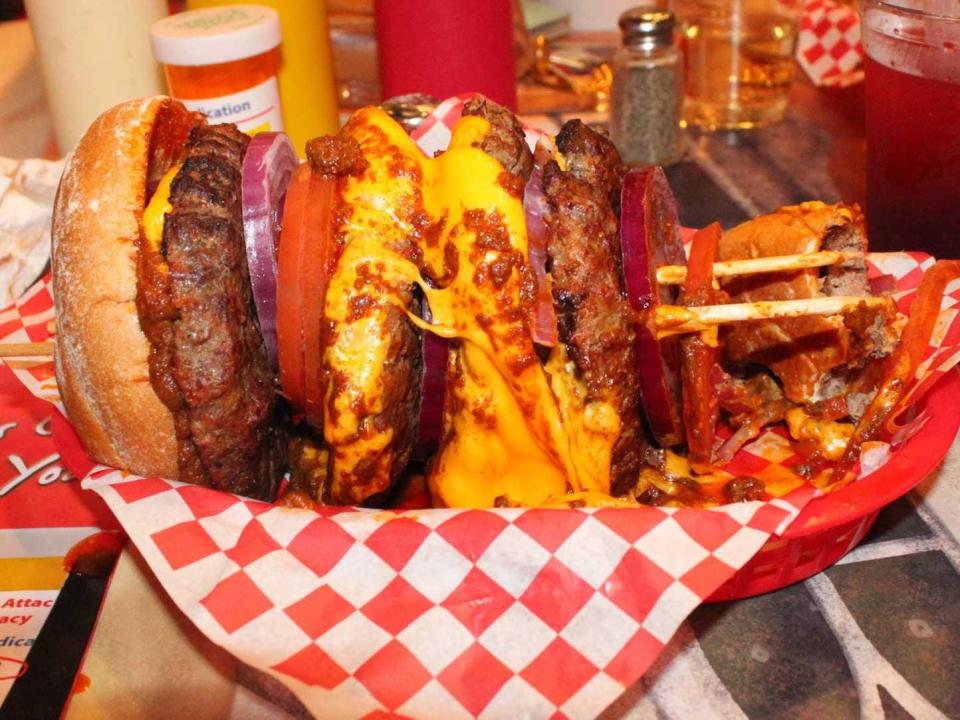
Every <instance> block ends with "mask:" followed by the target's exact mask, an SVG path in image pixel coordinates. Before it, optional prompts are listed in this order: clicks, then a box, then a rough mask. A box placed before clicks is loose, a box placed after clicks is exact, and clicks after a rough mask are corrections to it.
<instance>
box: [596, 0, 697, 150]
mask: <svg viewBox="0 0 960 720" xmlns="http://www.w3.org/2000/svg"><path fill="white" fill-rule="evenodd" d="M619 24H620V30H621V32H622V33H623V45H622V46H621V47H620V49H619V50H618V51H617V54H616V55H615V56H614V59H613V86H612V88H611V91H610V137H611V139H612V140H613V142H614V144H615V145H616V146H617V149H618V150H619V151H620V155H621V156H622V157H623V160H624V162H626V163H629V164H631V165H641V166H644V165H666V164H669V163H671V162H673V161H675V160H677V159H678V158H679V157H680V154H681V151H682V147H681V140H682V136H681V128H680V118H681V117H682V112H683V59H682V56H681V54H680V51H679V50H678V49H677V47H676V46H675V45H674V42H673V27H674V17H673V13H670V12H667V11H665V10H651V9H649V8H642V7H637V8H632V9H630V10H627V11H626V12H625V13H623V14H622V15H621V16H620V23H619Z"/></svg>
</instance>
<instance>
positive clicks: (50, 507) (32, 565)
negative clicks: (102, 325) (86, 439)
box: [0, 363, 116, 704]
mask: <svg viewBox="0 0 960 720" xmlns="http://www.w3.org/2000/svg"><path fill="white" fill-rule="evenodd" d="M37 369H38V368H36V367H34V368H32V371H33V373H34V375H36V374H37V372H36V371H37ZM42 375H43V373H41V376H42ZM50 375H51V376H52V368H51V372H50ZM55 412H56V410H55V409H54V407H53V406H52V405H50V404H49V403H47V402H45V401H43V400H41V399H39V398H37V397H35V396H34V395H33V394H31V393H30V392H29V391H28V390H27V389H26V387H24V385H23V383H22V382H21V381H20V380H19V379H18V378H17V377H16V376H15V375H14V373H13V372H12V371H11V370H10V368H9V367H8V366H7V365H5V364H3V363H0V704H2V703H3V700H4V698H6V696H7V693H8V692H9V691H10V688H11V687H12V685H13V682H14V681H15V680H16V678H17V676H18V675H19V674H20V673H22V672H23V671H24V669H25V668H24V661H25V659H26V657H27V654H28V653H29V652H30V648H31V647H32V646H33V641H34V640H35V638H36V637H37V634H38V633H39V632H40V628H42V627H43V623H44V621H45V620H46V619H47V616H48V615H49V613H50V608H51V607H52V606H53V603H54V601H55V600H56V598H57V595H58V593H59V591H60V588H61V587H62V585H63V582H64V580H65V579H66V577H67V573H66V570H65V569H64V560H63V559H64V556H65V555H66V554H67V552H68V551H69V550H70V548H72V547H73V546H74V545H75V544H76V543H77V542H79V541H80V540H82V539H83V538H85V537H87V536H89V535H91V534H93V533H95V532H97V530H99V529H100V528H113V527H115V526H116V525H115V522H114V521H113V519H112V517H111V516H110V515H109V511H108V510H107V509H106V507H105V506H103V505H102V504H101V501H100V500H99V498H98V497H96V496H95V495H94V494H93V493H86V492H83V491H82V490H81V489H80V482H79V481H78V480H77V478H76V477H75V476H74V475H72V474H71V473H70V472H68V471H67V470H66V469H65V467H64V466H63V463H62V461H61V457H60V453H59V452H58V450H57V448H56V445H55V444H54V441H53V434H52V431H51V428H50V424H51V415H52V414H53V413H55Z"/></svg>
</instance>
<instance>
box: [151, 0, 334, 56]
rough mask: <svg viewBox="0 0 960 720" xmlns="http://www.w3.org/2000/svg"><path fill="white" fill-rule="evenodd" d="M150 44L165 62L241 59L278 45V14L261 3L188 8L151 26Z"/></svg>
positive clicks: (154, 53) (154, 54)
mask: <svg viewBox="0 0 960 720" xmlns="http://www.w3.org/2000/svg"><path fill="white" fill-rule="evenodd" d="M318 1H319V0H318ZM150 44H151V46H152V47H153V56H154V57H155V58H156V59H157V61H158V62H162V63H164V64H166V65H213V64H215V63H223V62H231V61H233V60H242V59H243V58H248V57H253V56H254V55H259V54H261V53H265V52H267V51H268V50H271V49H273V48H275V47H277V45H279V44H280V16H279V15H277V11H276V10H272V9H270V8H268V7H263V6H262V5H223V6H220V7H212V8H205V9H203V10H188V11H187V12H182V13H177V14H176V15H171V16H170V17H166V18H163V19H162V20H157V22H155V23H154V24H153V27H151V28H150Z"/></svg>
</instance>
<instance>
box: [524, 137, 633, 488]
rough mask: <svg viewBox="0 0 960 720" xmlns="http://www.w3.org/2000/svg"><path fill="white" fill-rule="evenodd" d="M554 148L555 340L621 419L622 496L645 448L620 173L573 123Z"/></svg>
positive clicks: (548, 173) (547, 171)
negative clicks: (560, 162)
mask: <svg viewBox="0 0 960 720" xmlns="http://www.w3.org/2000/svg"><path fill="white" fill-rule="evenodd" d="M557 146H558V149H559V150H560V152H561V153H562V154H563V158H564V161H565V163H566V168H567V170H566V171H562V170H561V169H560V167H559V165H557V163H556V162H555V161H550V162H549V163H547V165H546V166H545V167H544V174H543V184H544V193H545V195H546V197H547V200H548V204H549V209H550V213H549V217H548V227H549V234H548V241H547V254H548V257H549V261H550V272H551V275H552V277H553V300H554V306H555V307H556V311H557V320H558V324H559V331H560V340H561V341H562V342H564V343H565V344H566V346H567V350H568V352H569V354H570V357H571V358H572V359H573V361H574V363H575V365H576V367H577V369H578V371H579V372H580V373H581V374H582V377H583V379H584V381H585V382H586V386H587V401H588V402H590V401H594V400H602V401H604V402H607V403H609V404H610V405H612V406H613V408H614V409H615V410H617V412H618V413H619V415H620V422H621V430H620V437H619V438H618V440H617V442H616V444H615V445H614V447H613V456H612V458H611V463H610V464H611V478H612V482H611V484H612V487H613V492H614V493H615V494H620V493H623V492H626V491H627V490H628V489H629V488H631V487H632V486H633V485H634V484H635V483H636V481H637V476H638V473H639V470H640V467H641V464H642V463H643V453H644V451H645V449H646V444H647V443H646V436H645V433H644V429H643V424H642V420H641V418H640V407H639V388H638V387H637V380H636V348H635V346H634V339H635V338H634V330H633V320H632V313H631V310H630V305H629V303H628V301H627V298H626V292H625V290H624V285H623V270H622V264H623V260H622V256H621V252H620V236H619V221H618V218H617V213H616V211H615V209H614V207H615V206H614V204H613V202H612V198H619V195H620V187H621V185H622V182H623V175H624V167H623V164H622V163H621V161H620V156H619V155H618V154H617V151H616V149H615V148H614V147H613V144H612V143H611V142H610V141H609V140H608V139H607V138H606V137H604V136H603V135H600V134H599V133H597V132H595V131H593V130H591V129H590V128H589V127H587V126H586V125H584V124H583V123H581V122H580V121H578V120H572V121H570V122H568V123H566V124H565V125H564V126H563V128H562V129H561V131H560V134H559V135H558V136H557ZM616 207H619V202H618V203H617V205H616Z"/></svg>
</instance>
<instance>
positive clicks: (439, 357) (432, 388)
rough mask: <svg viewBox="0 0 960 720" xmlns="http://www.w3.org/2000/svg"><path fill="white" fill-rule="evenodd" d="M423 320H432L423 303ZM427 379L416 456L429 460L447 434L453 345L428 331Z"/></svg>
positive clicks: (424, 343) (423, 386) (424, 339)
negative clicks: (446, 400) (445, 413)
mask: <svg viewBox="0 0 960 720" xmlns="http://www.w3.org/2000/svg"><path fill="white" fill-rule="evenodd" d="M423 319H424V320H426V321H427V322H430V321H431V319H432V318H431V315H430V306H429V305H427V301H426V300H424V301H423ZM421 335H422V347H423V380H422V381H421V385H420V430H419V434H418V435H417V444H416V445H415V446H414V449H413V457H414V458H415V459H418V460H426V459H427V458H428V457H430V455H432V454H433V452H434V451H435V450H436V449H437V446H438V445H439V444H440V435H441V433H442V431H443V396H444V392H445V387H446V384H447V357H448V354H449V349H450V343H449V342H448V341H447V339H446V338H442V337H440V336H439V335H434V334H433V333H432V332H430V331H428V330H424V331H422V333H421Z"/></svg>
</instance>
